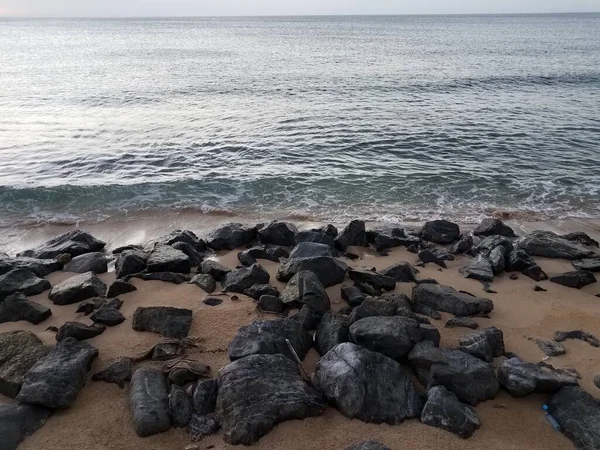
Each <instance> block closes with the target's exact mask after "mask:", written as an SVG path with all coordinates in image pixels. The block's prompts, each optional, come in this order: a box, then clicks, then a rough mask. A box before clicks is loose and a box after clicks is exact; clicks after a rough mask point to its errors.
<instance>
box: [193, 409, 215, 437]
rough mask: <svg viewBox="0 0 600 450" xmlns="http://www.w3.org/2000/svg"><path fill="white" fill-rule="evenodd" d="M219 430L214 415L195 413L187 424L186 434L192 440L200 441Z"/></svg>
mask: <svg viewBox="0 0 600 450" xmlns="http://www.w3.org/2000/svg"><path fill="white" fill-rule="evenodd" d="M220 428H221V424H220V423H219V420H218V419H217V416H216V414H206V415H202V414H198V413H196V412H195V413H193V414H192V418H191V419H190V423H189V424H188V433H189V434H190V435H191V436H192V440H200V439H202V438H204V437H206V436H211V435H213V434H215V433H216V432H217V431H219V429H220Z"/></svg>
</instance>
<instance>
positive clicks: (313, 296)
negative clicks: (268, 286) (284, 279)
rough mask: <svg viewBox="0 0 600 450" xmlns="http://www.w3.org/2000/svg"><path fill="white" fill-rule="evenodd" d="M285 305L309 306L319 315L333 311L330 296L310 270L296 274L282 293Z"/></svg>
mask: <svg viewBox="0 0 600 450" xmlns="http://www.w3.org/2000/svg"><path fill="white" fill-rule="evenodd" d="M281 301H282V302H283V303H285V304H288V305H290V304H296V305H308V307H309V308H311V309H313V310H314V311H316V312H317V313H319V314H323V313H324V312H325V311H329V310H330V309H331V305H330V303H329V296H328V295H327V291H325V287H324V286H323V284H322V283H321V281H319V278H318V277H317V275H316V274H315V273H313V272H311V271H308V270H302V271H300V272H298V273H296V274H295V275H294V276H293V277H292V279H291V280H290V281H289V282H288V284H287V286H286V287H285V289H284V290H283V292H282V293H281Z"/></svg>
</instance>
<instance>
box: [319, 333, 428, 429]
mask: <svg viewBox="0 0 600 450" xmlns="http://www.w3.org/2000/svg"><path fill="white" fill-rule="evenodd" d="M316 376H317V379H318V382H319V387H320V389H321V390H322V392H323V393H324V394H325V396H326V397H327V400H328V401H329V402H330V404H332V405H334V406H335V407H336V408H337V409H338V410H339V411H340V412H341V413H342V414H344V415H345V416H346V417H348V418H350V419H359V420H362V421H363V422H367V423H388V424H390V425H394V424H398V423H401V422H403V421H404V420H405V419H407V418H412V417H418V416H420V414H421V410H422V409H423V402H422V400H421V398H420V397H419V395H418V394H417V392H416V391H415V388H414V386H413V383H412V381H411V378H410V375H409V373H408V372H407V371H406V370H405V369H404V368H403V367H402V366H401V365H400V364H398V363H397V362H396V361H394V360H393V359H391V358H388V357H387V356H384V355H382V354H381V353H376V352H372V351H370V350H367V349H365V348H362V347H360V346H358V345H355V344H352V343H350V342H346V343H343V344H340V345H338V346H336V347H334V348H333V349H331V350H330V351H329V352H327V354H326V355H325V356H323V357H322V358H321V359H320V360H319V362H318V363H317V369H316Z"/></svg>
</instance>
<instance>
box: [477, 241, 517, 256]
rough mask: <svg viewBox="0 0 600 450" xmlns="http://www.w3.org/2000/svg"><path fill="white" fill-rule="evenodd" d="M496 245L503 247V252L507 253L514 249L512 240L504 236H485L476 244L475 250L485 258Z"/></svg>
mask: <svg viewBox="0 0 600 450" xmlns="http://www.w3.org/2000/svg"><path fill="white" fill-rule="evenodd" d="M498 246H502V247H504V250H505V254H507V255H509V254H510V253H511V252H512V251H513V250H514V246H513V243H512V240H510V239H509V238H507V237H504V236H487V237H485V238H483V240H482V241H481V242H480V243H479V245H477V251H478V252H479V253H481V254H482V255H483V256H485V257H486V258H487V257H489V255H490V253H491V252H492V250H494V249H495V248H496V247H498Z"/></svg>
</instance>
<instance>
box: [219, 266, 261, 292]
mask: <svg viewBox="0 0 600 450" xmlns="http://www.w3.org/2000/svg"><path fill="white" fill-rule="evenodd" d="M270 278H271V277H270V275H269V272H267V271H266V270H265V269H264V268H263V267H262V266H261V265H259V264H254V265H253V266H250V267H248V268H243V269H237V270H234V271H232V272H229V273H228V274H227V275H225V279H224V280H223V283H222V286H223V291H225V292H237V293H240V294H243V293H244V291H246V290H247V289H249V288H251V287H252V286H254V285H255V284H268V283H269V280H270Z"/></svg>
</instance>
